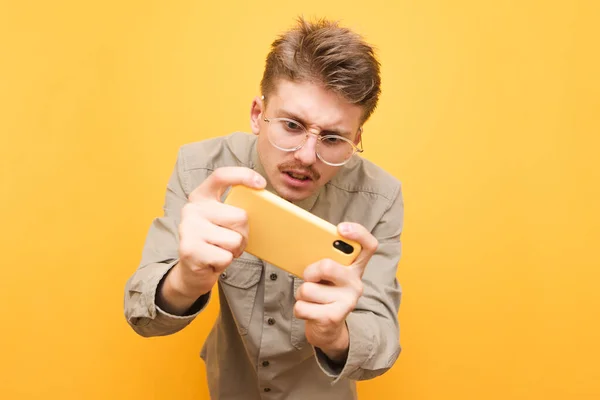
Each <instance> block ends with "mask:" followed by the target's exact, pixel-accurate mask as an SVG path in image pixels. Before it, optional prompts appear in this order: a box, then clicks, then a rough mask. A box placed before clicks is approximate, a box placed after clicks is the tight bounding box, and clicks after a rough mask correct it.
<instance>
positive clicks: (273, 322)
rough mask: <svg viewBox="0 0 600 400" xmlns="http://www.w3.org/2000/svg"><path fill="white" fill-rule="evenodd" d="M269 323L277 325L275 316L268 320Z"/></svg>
mask: <svg viewBox="0 0 600 400" xmlns="http://www.w3.org/2000/svg"><path fill="white" fill-rule="evenodd" d="M267 323H268V324H269V325H275V318H269V319H268V320H267Z"/></svg>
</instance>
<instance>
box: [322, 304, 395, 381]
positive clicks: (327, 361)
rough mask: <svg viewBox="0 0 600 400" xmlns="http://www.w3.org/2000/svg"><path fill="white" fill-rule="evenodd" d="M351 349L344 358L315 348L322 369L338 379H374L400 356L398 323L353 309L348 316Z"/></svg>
mask: <svg viewBox="0 0 600 400" xmlns="http://www.w3.org/2000/svg"><path fill="white" fill-rule="evenodd" d="M346 321H347V326H348V329H347V330H346V332H347V333H348V349H347V352H346V355H345V357H344V359H343V360H341V361H340V360H339V359H338V360H336V359H335V358H332V355H334V356H335V353H333V354H330V353H326V352H325V350H324V349H321V348H315V353H316V356H317V360H318V362H319V365H320V367H321V369H322V370H323V371H324V372H325V373H326V374H327V375H329V376H331V377H332V378H335V380H336V381H337V380H339V379H341V378H347V379H352V380H366V379H372V378H374V377H376V376H379V375H382V374H383V373H385V372H386V371H387V370H389V369H390V368H391V367H392V365H393V364H394V362H395V361H396V359H397V358H398V355H399V354H400V344H399V340H398V329H397V326H396V324H395V323H394V322H393V321H391V320H388V319H385V318H383V317H381V316H377V315H375V314H373V313H370V312H362V311H361V312H353V313H351V314H350V315H349V316H348V318H347V320H346Z"/></svg>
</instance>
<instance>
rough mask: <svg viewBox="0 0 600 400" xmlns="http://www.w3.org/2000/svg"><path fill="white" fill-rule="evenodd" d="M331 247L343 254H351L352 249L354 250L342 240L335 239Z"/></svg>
mask: <svg viewBox="0 0 600 400" xmlns="http://www.w3.org/2000/svg"><path fill="white" fill-rule="evenodd" d="M333 247H335V248H336V249H338V250H339V251H341V252H342V253H345V254H352V251H354V247H352V246H351V245H349V244H348V243H346V242H344V241H343V240H336V241H335V242H333Z"/></svg>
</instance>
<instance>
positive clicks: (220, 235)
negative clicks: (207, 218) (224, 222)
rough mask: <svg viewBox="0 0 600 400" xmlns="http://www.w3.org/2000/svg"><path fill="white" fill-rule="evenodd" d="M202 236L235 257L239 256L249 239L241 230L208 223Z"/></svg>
mask: <svg viewBox="0 0 600 400" xmlns="http://www.w3.org/2000/svg"><path fill="white" fill-rule="evenodd" d="M201 237H202V238H203V239H204V240H205V241H206V242H207V243H210V244H212V245H215V246H218V247H220V248H222V249H223V250H227V251H228V252H230V253H231V254H232V255H233V257H239V256H240V254H242V252H243V251H244V248H245V247H246V242H247V239H246V237H244V236H243V235H241V234H240V233H239V232H236V231H233V230H231V229H226V228H223V227H220V226H217V225H212V224H206V227H205V229H204V231H203V232H202V233H201Z"/></svg>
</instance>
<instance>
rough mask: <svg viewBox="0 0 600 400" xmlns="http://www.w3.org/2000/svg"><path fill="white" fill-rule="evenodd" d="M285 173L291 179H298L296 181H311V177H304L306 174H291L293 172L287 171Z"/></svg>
mask: <svg viewBox="0 0 600 400" xmlns="http://www.w3.org/2000/svg"><path fill="white" fill-rule="evenodd" d="M285 173H286V174H287V175H288V176H289V177H291V178H293V179H296V180H299V181H307V180H310V177H309V176H307V175H304V174H298V173H295V172H291V171H285Z"/></svg>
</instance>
